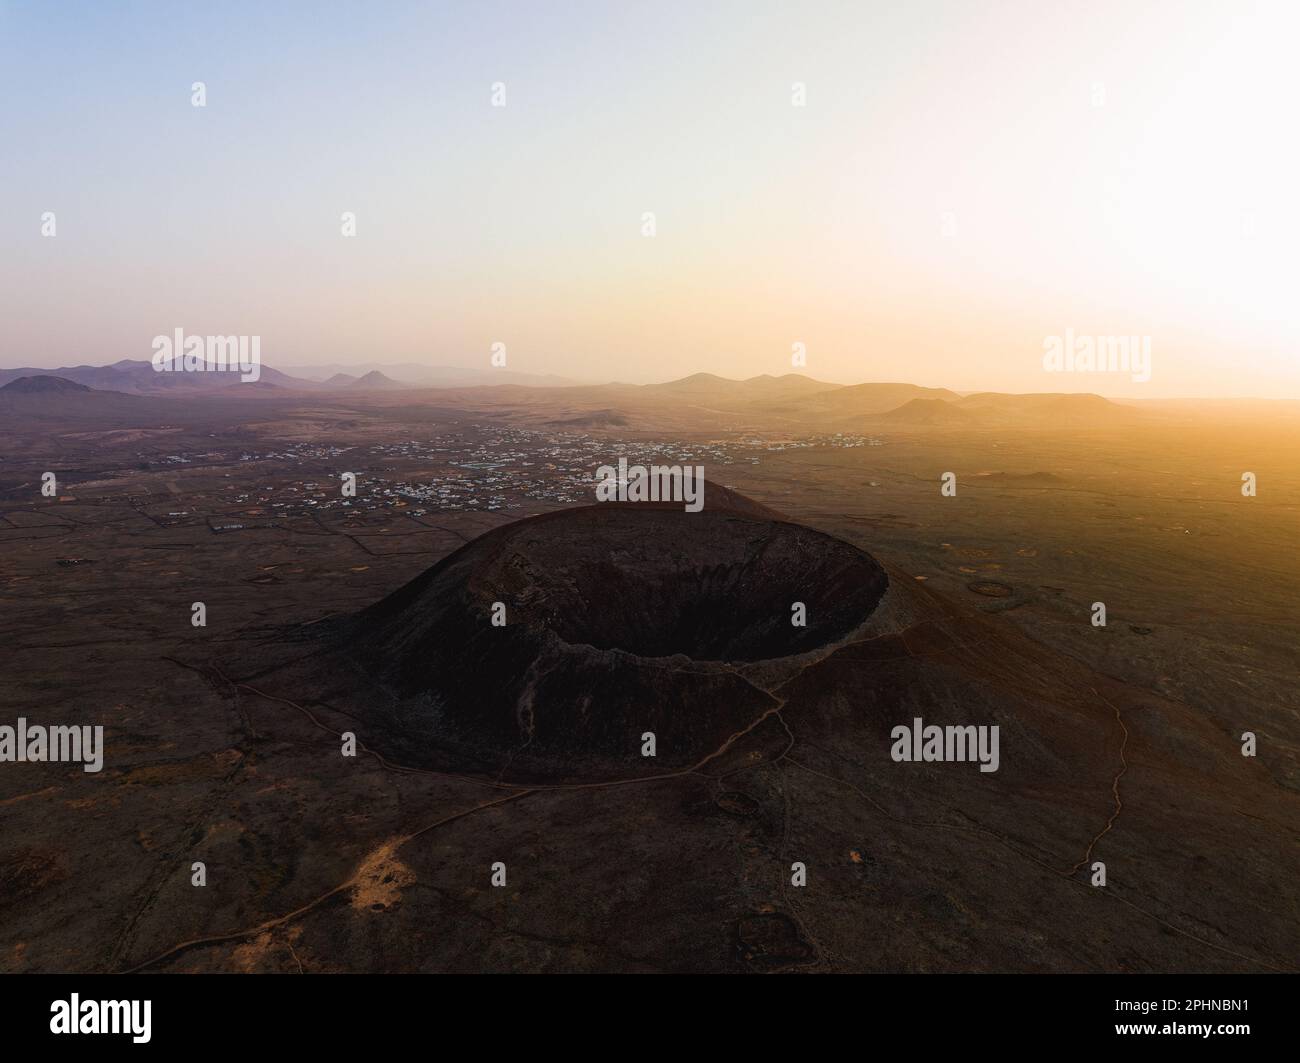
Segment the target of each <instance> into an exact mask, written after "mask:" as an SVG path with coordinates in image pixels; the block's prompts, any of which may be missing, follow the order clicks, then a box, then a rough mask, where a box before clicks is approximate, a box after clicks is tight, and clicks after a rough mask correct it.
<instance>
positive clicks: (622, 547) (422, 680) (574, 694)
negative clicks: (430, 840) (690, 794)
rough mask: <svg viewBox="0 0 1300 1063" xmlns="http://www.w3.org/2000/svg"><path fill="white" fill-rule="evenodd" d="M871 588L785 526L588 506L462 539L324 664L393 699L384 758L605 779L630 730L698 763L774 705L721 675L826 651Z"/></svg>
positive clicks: (621, 768) (666, 755)
mask: <svg viewBox="0 0 1300 1063" xmlns="http://www.w3.org/2000/svg"><path fill="white" fill-rule="evenodd" d="M758 508H759V509H760V512H761V507H758ZM887 585H888V580H887V578H886V576H885V573H884V570H883V569H882V568H881V567H880V565H879V564H877V563H876V562H875V561H874V560H873V559H872V558H871V557H869V556H868V555H867V554H864V553H863V552H862V551H861V550H859V549H857V548H856V547H853V546H850V545H849V544H847V543H844V542H842V541H840V540H837V539H834V538H832V537H830V536H828V535H825V534H823V533H821V532H817V531H814V530H812V529H810V528H804V527H801V526H799V525H796V524H791V523H787V522H783V521H777V520H772V519H770V518H768V517H766V516H760V515H755V514H750V513H743V512H740V511H739V510H737V509H730V508H727V509H712V508H706V509H705V510H703V511H702V512H700V513H686V512H684V511H683V510H682V508H681V506H680V505H678V506H640V505H627V506H620V505H602V506H592V507H585V508H582V509H577V510H567V511H563V512H559V513H551V514H546V515H544V516H541V517H535V518H532V519H530V520H525V521H519V522H517V523H515V524H512V525H509V526H507V527H505V528H500V529H497V530H495V531H492V532H490V533H488V534H487V535H484V536H482V537H481V538H479V539H477V540H475V541H474V542H472V543H470V544H468V545H467V546H465V547H463V548H462V549H461V550H459V551H457V552H456V553H455V554H453V555H451V556H450V557H448V558H446V559H445V560H444V561H442V562H441V563H439V564H438V565H436V566H435V567H434V568H432V569H430V570H429V571H428V572H425V573H424V574H423V575H421V576H420V577H418V578H417V579H415V580H413V581H412V582H411V583H409V584H408V585H407V586H405V587H403V588H402V589H400V590H399V591H397V592H395V593H394V594H392V595H390V596H389V597H387V598H385V599H384V600H383V601H381V602H379V603H378V604H377V605H375V606H373V607H371V608H370V609H368V610H366V611H365V612H363V613H362V614H361V615H360V616H359V617H358V618H357V619H356V621H355V622H354V623H353V624H351V625H349V626H348V629H347V630H346V631H345V633H344V635H343V646H344V649H345V652H346V653H347V654H348V655H349V656H351V658H352V659H353V660H354V661H356V662H357V664H358V665H359V666H360V667H361V669H363V670H364V672H365V673H367V674H368V675H370V676H371V677H373V678H374V679H375V680H377V681H378V682H379V684H381V685H382V686H383V687H384V688H385V689H386V690H387V691H388V692H389V693H390V694H391V695H392V697H393V699H394V702H393V704H392V706H391V709H390V711H389V712H388V713H387V718H386V719H385V720H384V721H383V722H384V729H385V738H384V739H383V740H382V741H381V742H380V743H379V745H380V748H381V750H382V751H384V752H385V753H386V754H389V755H391V756H392V757H393V758H394V759H399V760H401V761H402V762H403V763H407V764H428V763H431V762H433V761H436V759H437V757H436V755H435V751H436V750H442V751H448V750H450V751H453V752H455V753H456V754H457V756H458V757H460V758H464V757H466V756H468V757H469V758H470V759H471V763H472V764H473V765H474V766H485V767H494V768H500V767H504V766H505V765H506V764H507V763H508V764H509V765H510V767H511V772H512V776H514V777H520V776H521V773H523V774H537V773H542V774H545V775H547V776H550V777H556V776H557V777H565V778H569V777H578V776H581V777H588V776H592V775H594V776H605V775H608V774H611V773H615V772H618V773H624V774H625V773H626V772H627V770H628V765H629V764H630V763H631V764H634V765H635V759H640V758H639V749H640V745H641V736H642V734H643V733H644V732H646V731H651V732H654V734H655V736H656V739H657V741H658V744H659V746H660V750H661V754H660V756H659V757H658V758H657V763H658V764H659V766H661V767H662V766H664V765H668V766H674V767H676V766H682V765H685V764H688V763H691V762H692V761H693V760H694V759H696V758H698V757H700V756H702V755H704V754H705V753H706V752H708V751H709V750H711V749H716V748H717V747H718V746H719V745H720V744H721V743H723V742H724V741H725V740H726V738H727V736H728V735H730V734H732V733H734V732H735V731H737V730H739V729H741V728H743V727H744V726H746V725H747V724H749V723H750V722H752V720H753V719H754V717H755V715H756V714H758V713H762V712H763V711H764V710H765V709H766V708H768V707H770V706H772V705H774V704H775V703H776V702H775V699H773V698H772V697H771V696H770V695H769V694H767V693H766V692H765V691H763V690H761V689H759V688H758V687H756V686H754V685H753V684H751V683H750V682H748V681H747V680H745V679H744V678H742V677H741V676H739V675H737V674H736V672H735V669H734V668H733V667H732V665H733V664H735V663H739V662H758V661H768V660H771V659H773V658H790V657H795V656H798V655H801V654H807V653H809V652H810V651H813V650H816V649H818V648H819V647H824V646H828V645H830V644H833V643H835V642H836V641H838V640H840V639H843V638H844V637H845V636H847V635H849V634H850V633H851V632H853V631H854V630H856V629H857V628H859V627H860V626H861V625H862V624H863V622H864V621H865V620H866V619H867V618H868V617H869V616H870V615H871V613H872V612H873V610H874V609H875V607H876V604H877V603H878V602H879V601H880V598H881V596H882V595H883V594H884V592H885V589H886V587H887ZM497 602H500V603H502V604H503V605H504V606H505V618H506V621H507V622H506V623H505V625H504V626H496V625H494V624H493V623H492V614H493V607H494V603H497ZM795 603H803V607H804V610H805V611H806V616H807V620H806V624H804V625H800V626H795V625H794V624H792V622H791V620H792V607H793V606H794V604H795ZM634 755H635V759H634ZM462 762H463V761H462ZM636 766H638V767H639V766H640V765H636Z"/></svg>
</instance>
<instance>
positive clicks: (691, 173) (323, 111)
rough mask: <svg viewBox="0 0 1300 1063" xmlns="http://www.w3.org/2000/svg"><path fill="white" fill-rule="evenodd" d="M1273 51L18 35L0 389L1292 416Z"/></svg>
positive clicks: (1048, 36)
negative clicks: (314, 381) (511, 386)
mask: <svg viewBox="0 0 1300 1063" xmlns="http://www.w3.org/2000/svg"><path fill="white" fill-rule="evenodd" d="M1297 37H1300V5H1296V4H1294V3H1281V2H1279V3H1261V4H1242V3H1205V2H1185V3H1172V2H1171V3H1163V2H1161V3H1133V2H1132V0H1128V2H1123V3H1111V2H1104V0H1099V2H1092V3H1079V4H1073V3H1071V4H1052V5H1044V4H1040V3H1028V2H1009V3H998V4H976V3H958V2H952V3H938V2H917V3H907V4H896V3H889V4H875V3H866V2H857V3H829V2H818V0H808V2H801V3H798V4H794V3H789V4H772V3H761V2H758V0H754V2H734V3H730V2H729V3H711V2H707V0H704V2H686V3H682V2H660V3H653V4H651V3H646V4H632V3H630V2H628V3H623V2H612V0H611V2H608V3H554V4H552V3H548V4H540V3H529V2H524V0H520V2H516V3H490V2H489V3H455V4H450V3H447V4H436V3H419V4H416V3H387V2H382V0H376V2H371V3H347V4H344V3H333V2H322V3H311V4H308V3H292V2H284V3H273V4H267V3H245V2H232V3H222V4H203V5H199V4H182V3H174V2H173V3H167V2H141V3H90V2H75V3H61V4H50V3H38V2H32V3H11V2H6V0H0V143H2V144H3V150H2V151H0V247H3V249H4V253H3V256H2V257H0V320H2V321H3V328H2V329H0V365H5V366H18V365H37V366H44V367H55V366H59V365H68V364H79V363H87V362H88V363H107V362H113V361H116V360H118V359H120V358H148V357H150V354H151V347H150V343H151V341H152V338H153V337H154V336H155V335H158V334H170V333H171V332H172V331H173V330H174V329H176V328H183V329H184V330H185V331H186V332H187V333H190V334H223V335H229V334H235V335H257V336H260V337H261V338H262V343H261V350H262V355H263V358H264V359H265V361H266V362H267V364H269V365H272V366H301V365H309V364H323V363H344V364H363V363H375V364H382V363H396V362H411V361H414V362H426V363H430V364H440V365H462V366H481V367H487V365H488V359H489V355H490V351H491V346H492V344H493V343H497V342H500V343H504V344H505V345H506V350H507V352H508V362H509V368H510V369H512V370H515V371H519V372H526V373H555V374H560V375H563V376H568V377H574V378H578V379H584V380H597V381H598V380H610V379H620V380H627V381H636V382H643V381H652V380H666V379H669V378H672V377H679V376H684V375H687V374H689V373H693V372H696V371H708V372H714V373H718V374H721V375H724V376H730V377H749V376H754V375H756V374H761V373H773V374H781V373H784V372H789V371H791V368H792V367H791V352H792V345H794V344H796V343H801V344H803V345H804V347H805V348H806V351H807V364H806V366H804V367H800V368H799V371H801V372H805V373H807V374H808V375H809V376H813V377H816V378H819V379H826V380H833V381H842V382H858V381H866V380H905V381H910V382H912V383H917V384H923V385H932V386H946V387H951V388H954V389H957V390H980V389H997V390H1011V391H1094V392H1099V393H1101V394H1106V395H1112V396H1120V397H1122V396H1131V397H1153V398H1155V397H1163V396H1216V397H1230V396H1244V395H1259V396H1265V397H1293V398H1300V312H1298V310H1297V306H1300V299H1298V298H1297V294H1296V278H1297V267H1296V250H1295V249H1296V247H1297V246H1300V245H1298V242H1297V237H1300V205H1298V203H1297V198H1298V194H1297V190H1298V189H1300V139H1298V138H1297V137H1296V135H1295V126H1296V119H1295V107H1296V103H1297V100H1300V64H1297V63H1296V61H1295V56H1294V51H1295V41H1296V39H1297ZM196 81H202V82H204V83H205V85H206V93H207V100H206V106H205V107H194V106H192V104H191V85H192V83H194V82H196ZM496 82H501V83H504V86H505V104H506V105H505V106H504V107H494V106H492V91H493V84H494V83H496ZM796 82H800V83H803V84H804V85H805V86H806V105H805V106H794V105H793V104H792V98H793V96H792V92H793V88H792V87H793V85H794V83H796ZM46 212H53V214H54V216H55V222H56V226H57V229H56V235H54V236H45V235H42V226H43V221H42V217H43V215H44V214H45V213H46ZM344 212H354V213H355V216H356V235H355V236H353V237H347V236H344V235H342V233H341V226H342V222H341V215H342V214H343V213H344ZM645 212H653V214H654V218H655V227H656V232H655V235H654V236H645V235H643V224H644V220H643V215H644V213H645ZM1067 333H1069V334H1070V335H1073V336H1085V337H1095V336H1110V335H1123V336H1137V337H1149V340H1150V351H1151V372H1150V380H1149V381H1147V382H1142V383H1139V382H1135V381H1133V380H1132V379H1131V374H1125V373H1107V374H1101V373H1095V372H1094V373H1072V374H1067V373H1057V374H1050V373H1046V372H1044V369H1043V356H1044V351H1045V344H1046V343H1047V342H1048V341H1049V338H1050V337H1062V336H1065V335H1066V334H1067Z"/></svg>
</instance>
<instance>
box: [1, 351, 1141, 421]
mask: <svg viewBox="0 0 1300 1063" xmlns="http://www.w3.org/2000/svg"><path fill="white" fill-rule="evenodd" d="M328 368H333V367H328ZM358 368H360V367H358ZM406 368H408V369H409V367H406ZM432 372H433V373H434V374H435V375H436V374H437V373H439V372H442V370H440V369H436V368H435V369H434V370H432ZM463 372H466V373H470V374H471V375H473V374H475V373H476V371H471V370H465V371H463ZM479 375H484V376H486V377H487V378H488V379H491V380H493V381H498V380H499V379H500V378H497V377H495V376H494V375H493V374H491V373H487V372H485V373H484V374H479ZM519 375H523V374H517V376H519ZM0 392H3V394H4V395H5V396H6V399H5V402H6V403H7V406H8V407H13V405H14V404H15V403H19V404H22V403H24V402H26V403H27V405H28V406H30V407H31V408H32V409H33V410H35V409H36V408H38V407H39V408H42V409H43V408H46V407H49V408H54V407H55V406H58V405H60V404H63V405H68V406H69V408H70V409H71V408H72V407H74V406H80V407H85V406H86V404H87V403H88V402H92V401H94V398H93V396H95V395H118V396H121V397H133V396H154V397H166V396H174V397H182V398H189V397H210V398H250V399H258V398H284V399H288V400H292V399H293V397H294V396H295V394H304V393H307V394H312V395H322V396H323V395H325V394H331V395H336V396H338V397H339V398H340V399H344V398H348V399H350V398H351V397H352V396H358V397H360V396H362V395H365V396H367V398H366V400H365V401H367V402H375V403H379V404H381V405H391V404H392V403H393V402H394V401H397V402H403V403H406V402H415V403H418V402H434V403H436V404H438V405H448V406H454V407H458V408H465V409H469V410H480V409H481V410H483V411H485V412H486V411H489V410H495V411H497V412H501V413H505V414H506V415H507V416H510V417H511V418H514V419H517V420H520V421H524V422H529V423H536V424H538V425H545V426H551V427H557V428H559V427H571V428H580V427H590V428H598V427H606V428H613V427H628V428H650V427H662V428H676V427H689V426H699V425H701V424H705V425H716V426H717V427H718V428H720V429H730V430H743V429H746V428H756V429H757V428H774V429H780V428H782V427H790V428H795V427H798V428H800V429H803V430H807V429H808V428H810V427H813V426H816V427H817V428H820V429H826V430H832V431H840V432H844V431H866V430H870V429H871V428H873V427H875V426H880V427H885V426H888V427H893V428H896V429H897V428H906V427H917V428H922V427H924V428H942V427H953V428H963V427H964V428H971V427H981V426H988V427H1002V426H1007V427H1016V426H1021V427H1056V426H1070V427H1081V426H1083V427H1086V426H1090V425H1096V426H1106V425H1111V424H1119V423H1128V422H1130V421H1133V420H1135V419H1143V418H1144V417H1145V416H1147V415H1145V414H1143V413H1142V412H1141V411H1139V410H1137V409H1136V408H1134V407H1131V406H1124V405H1120V404H1118V403H1114V402H1111V401H1110V400H1109V399H1105V398H1103V397H1101V396H1100V395H1092V394H1031V395H1013V394H1005V393H1001V392H979V393H976V394H973V395H961V394H958V393H957V392H955V391H950V390H948V389H947V388H929V387H920V386H918V385H916V384H901V383H871V384H851V385H845V384H831V383H827V382H825V381H820V380H814V379H812V378H811V377H807V376H802V375H800V374H797V373H788V374H786V375H784V376H768V375H763V376H755V377H750V378H749V379H747V380H729V379H727V378H725V377H720V376H715V375H714V374H712V373H695V374H693V375H691V376H687V377H682V378H681V379H679V380H670V381H667V382H665V383H662V384H595V385H567V386H566V385H561V384H547V385H545V386H534V385H529V384H521V383H518V382H515V383H506V382H499V383H495V385H494V386H491V387H485V386H483V385H481V384H462V385H456V386H442V387H438V388H431V387H429V386H427V385H425V386H421V385H418V384H415V383H412V382H410V381H409V380H406V381H403V380H399V379H396V378H394V377H393V376H391V375H389V374H388V373H387V372H385V371H383V370H382V369H378V368H372V369H369V370H367V371H365V372H364V373H362V374H361V375H356V374H353V373H348V372H345V371H343V370H342V369H340V370H339V371H337V372H335V373H333V374H330V375H328V376H325V377H323V378H322V379H320V380H307V379H304V378H301V377H296V376H290V375H289V374H287V373H284V372H280V371H279V370H276V369H272V368H270V367H269V366H265V365H263V366H262V367H261V377H260V379H259V380H257V381H256V382H245V381H242V380H241V379H240V376H239V373H238V371H237V370H227V371H218V370H216V369H212V370H208V371H205V372H172V373H160V372H158V371H156V370H155V369H154V367H153V365H152V363H150V362H147V361H121V362H115V363H113V364H112V365H107V366H85V365H83V366H71V367H67V368H63V369H49V370H46V369H30V368H28V369H6V370H0ZM389 393H394V398H388V397H387V396H388V394H389ZM396 393H401V394H400V397H398V396H397V394H396Z"/></svg>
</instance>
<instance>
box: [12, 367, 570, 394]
mask: <svg viewBox="0 0 1300 1063" xmlns="http://www.w3.org/2000/svg"><path fill="white" fill-rule="evenodd" d="M30 376H54V377H61V378H63V379H65V380H71V381H74V382H75V383H78V384H84V385H86V386H87V387H91V388H95V389H97V390H100V391H120V392H122V393H124V394H127V395H160V394H176V395H179V394H213V393H215V392H217V391H218V390H220V389H223V388H229V387H230V386H231V385H232V384H233V385H238V386H239V387H240V388H241V389H242V390H243V391H244V392H245V393H246V394H247V393H248V392H249V391H252V390H257V391H260V392H262V393H268V392H269V391H270V390H271V389H285V390H292V391H329V390H336V389H339V388H350V389H356V390H363V389H367V388H372V389H385V390H388V389H396V388H411V387H421V388H426V387H476V386H483V385H489V384H513V385H519V386H527V387H556V386H561V385H571V384H572V381H568V380H565V379H563V378H562V377H552V376H536V375H532V374H529V373H514V372H510V371H508V370H504V369H502V370H491V369H483V370H480V369H458V368H454V367H450V366H418V365H397V366H351V367H347V366H321V367H317V368H314V369H313V368H304V369H295V370H293V371H292V372H291V373H286V372H282V371H280V370H278V369H272V368H271V367H270V366H267V365H263V366H262V367H261V373H260V378H259V379H258V380H257V381H256V388H255V389H254V386H253V382H246V381H244V380H241V379H240V375H239V372H238V370H233V369H228V370H220V369H217V368H216V367H215V366H214V367H213V368H211V369H208V370H205V371H203V372H177V373H160V372H158V371H157V370H156V369H154V367H153V363H152V362H150V361H147V360H144V359H140V360H131V359H123V360H122V361H119V362H114V363H112V364H111V365H74V366H64V367H62V368H59V369H38V368H35V367H32V366H26V367H23V368H19V369H0V386H3V385H4V384H7V383H9V382H10V381H12V380H17V379H19V378H20V377H30Z"/></svg>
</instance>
